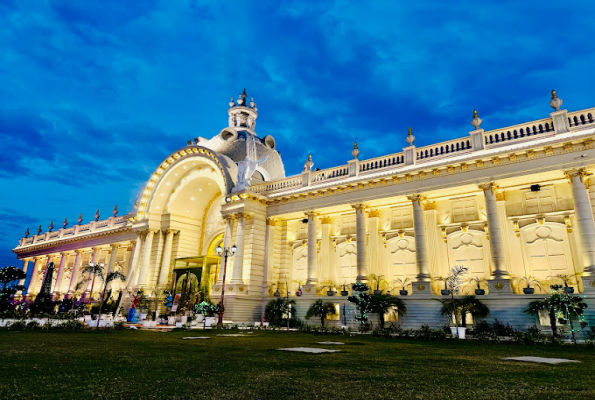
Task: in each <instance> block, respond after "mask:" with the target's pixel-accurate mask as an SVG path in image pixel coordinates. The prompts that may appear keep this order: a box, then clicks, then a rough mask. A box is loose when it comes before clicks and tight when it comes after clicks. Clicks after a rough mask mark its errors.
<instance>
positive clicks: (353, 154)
mask: <svg viewBox="0 0 595 400" xmlns="http://www.w3.org/2000/svg"><path fill="white" fill-rule="evenodd" d="M351 155H352V156H353V158H354V159H356V160H357V156H359V149H358V148H357V142H355V143H354V144H353V150H351Z"/></svg>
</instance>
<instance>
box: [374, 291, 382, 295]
mask: <svg viewBox="0 0 595 400" xmlns="http://www.w3.org/2000/svg"><path fill="white" fill-rule="evenodd" d="M374 294H375V295H376V296H380V295H381V294H382V290H374Z"/></svg>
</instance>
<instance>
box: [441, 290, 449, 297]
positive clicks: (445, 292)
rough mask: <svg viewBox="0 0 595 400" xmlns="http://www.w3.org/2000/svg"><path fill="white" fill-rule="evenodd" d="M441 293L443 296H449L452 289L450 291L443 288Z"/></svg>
mask: <svg viewBox="0 0 595 400" xmlns="http://www.w3.org/2000/svg"><path fill="white" fill-rule="evenodd" d="M440 294H441V295H442V296H448V295H449V294H450V291H448V290H446V289H442V290H441V291H440Z"/></svg>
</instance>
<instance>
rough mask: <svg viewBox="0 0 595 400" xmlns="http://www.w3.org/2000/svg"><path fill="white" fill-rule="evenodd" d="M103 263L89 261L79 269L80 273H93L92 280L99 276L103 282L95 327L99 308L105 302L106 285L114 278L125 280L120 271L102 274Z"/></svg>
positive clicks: (99, 316)
mask: <svg viewBox="0 0 595 400" xmlns="http://www.w3.org/2000/svg"><path fill="white" fill-rule="evenodd" d="M103 269H104V265H103V264H93V263H90V264H89V265H86V266H84V267H83V269H81V273H82V274H85V273H87V274H89V275H91V274H93V280H95V278H99V279H100V280H101V281H102V282H103V290H102V291H101V303H100V304H99V315H98V316H97V325H96V326H95V327H96V328H99V320H100V319H101V310H102V309H103V303H104V302H105V291H106V290H107V286H108V285H109V284H110V282H113V281H115V280H121V281H122V282H125V281H126V276H124V274H122V273H121V272H120V271H112V272H109V273H108V274H107V275H105V276H104V274H103Z"/></svg>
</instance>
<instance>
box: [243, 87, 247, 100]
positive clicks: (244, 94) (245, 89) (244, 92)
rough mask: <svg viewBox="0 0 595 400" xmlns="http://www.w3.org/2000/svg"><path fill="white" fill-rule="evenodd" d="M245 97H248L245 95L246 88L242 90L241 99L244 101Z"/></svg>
mask: <svg viewBox="0 0 595 400" xmlns="http://www.w3.org/2000/svg"><path fill="white" fill-rule="evenodd" d="M246 97H248V95H247V94H246V88H244V92H243V93H242V99H245V98H246Z"/></svg>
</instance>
